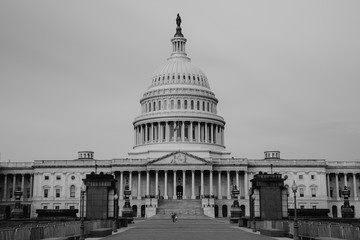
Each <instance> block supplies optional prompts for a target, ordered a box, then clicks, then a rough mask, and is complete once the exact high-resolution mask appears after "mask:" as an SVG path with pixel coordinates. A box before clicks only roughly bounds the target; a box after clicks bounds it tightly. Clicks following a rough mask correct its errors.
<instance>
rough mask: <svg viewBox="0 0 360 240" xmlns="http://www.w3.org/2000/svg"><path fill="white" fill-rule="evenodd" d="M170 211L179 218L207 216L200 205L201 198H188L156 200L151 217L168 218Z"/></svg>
mask: <svg viewBox="0 0 360 240" xmlns="http://www.w3.org/2000/svg"><path fill="white" fill-rule="evenodd" d="M172 213H176V214H177V216H178V218H179V219H186V218H191V219H194V218H208V217H206V216H205V215H204V210H203V208H202V207H201V200H190V199H179V200H177V199H176V200H165V199H161V200H159V202H158V207H157V209H156V215H155V216H153V217H152V218H167V219H170V218H171V214H172Z"/></svg>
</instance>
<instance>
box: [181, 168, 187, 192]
mask: <svg viewBox="0 0 360 240" xmlns="http://www.w3.org/2000/svg"><path fill="white" fill-rule="evenodd" d="M182 173H183V199H186V170H183V171H182Z"/></svg>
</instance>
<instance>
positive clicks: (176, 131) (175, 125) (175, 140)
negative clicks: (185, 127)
mask: <svg viewBox="0 0 360 240" xmlns="http://www.w3.org/2000/svg"><path fill="white" fill-rule="evenodd" d="M178 128H179V126H178V125H177V123H176V122H175V121H174V142H177V135H178V134H177V133H178V131H179V129H178Z"/></svg>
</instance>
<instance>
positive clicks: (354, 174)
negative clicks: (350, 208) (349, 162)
mask: <svg viewBox="0 0 360 240" xmlns="http://www.w3.org/2000/svg"><path fill="white" fill-rule="evenodd" d="M352 175H353V189H354V200H356V201H357V200H358V197H357V186H356V173H353V174H352Z"/></svg>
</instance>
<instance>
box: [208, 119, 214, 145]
mask: <svg viewBox="0 0 360 240" xmlns="http://www.w3.org/2000/svg"><path fill="white" fill-rule="evenodd" d="M209 125H210V132H209V135H210V143H214V136H213V124H212V123H209Z"/></svg>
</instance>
